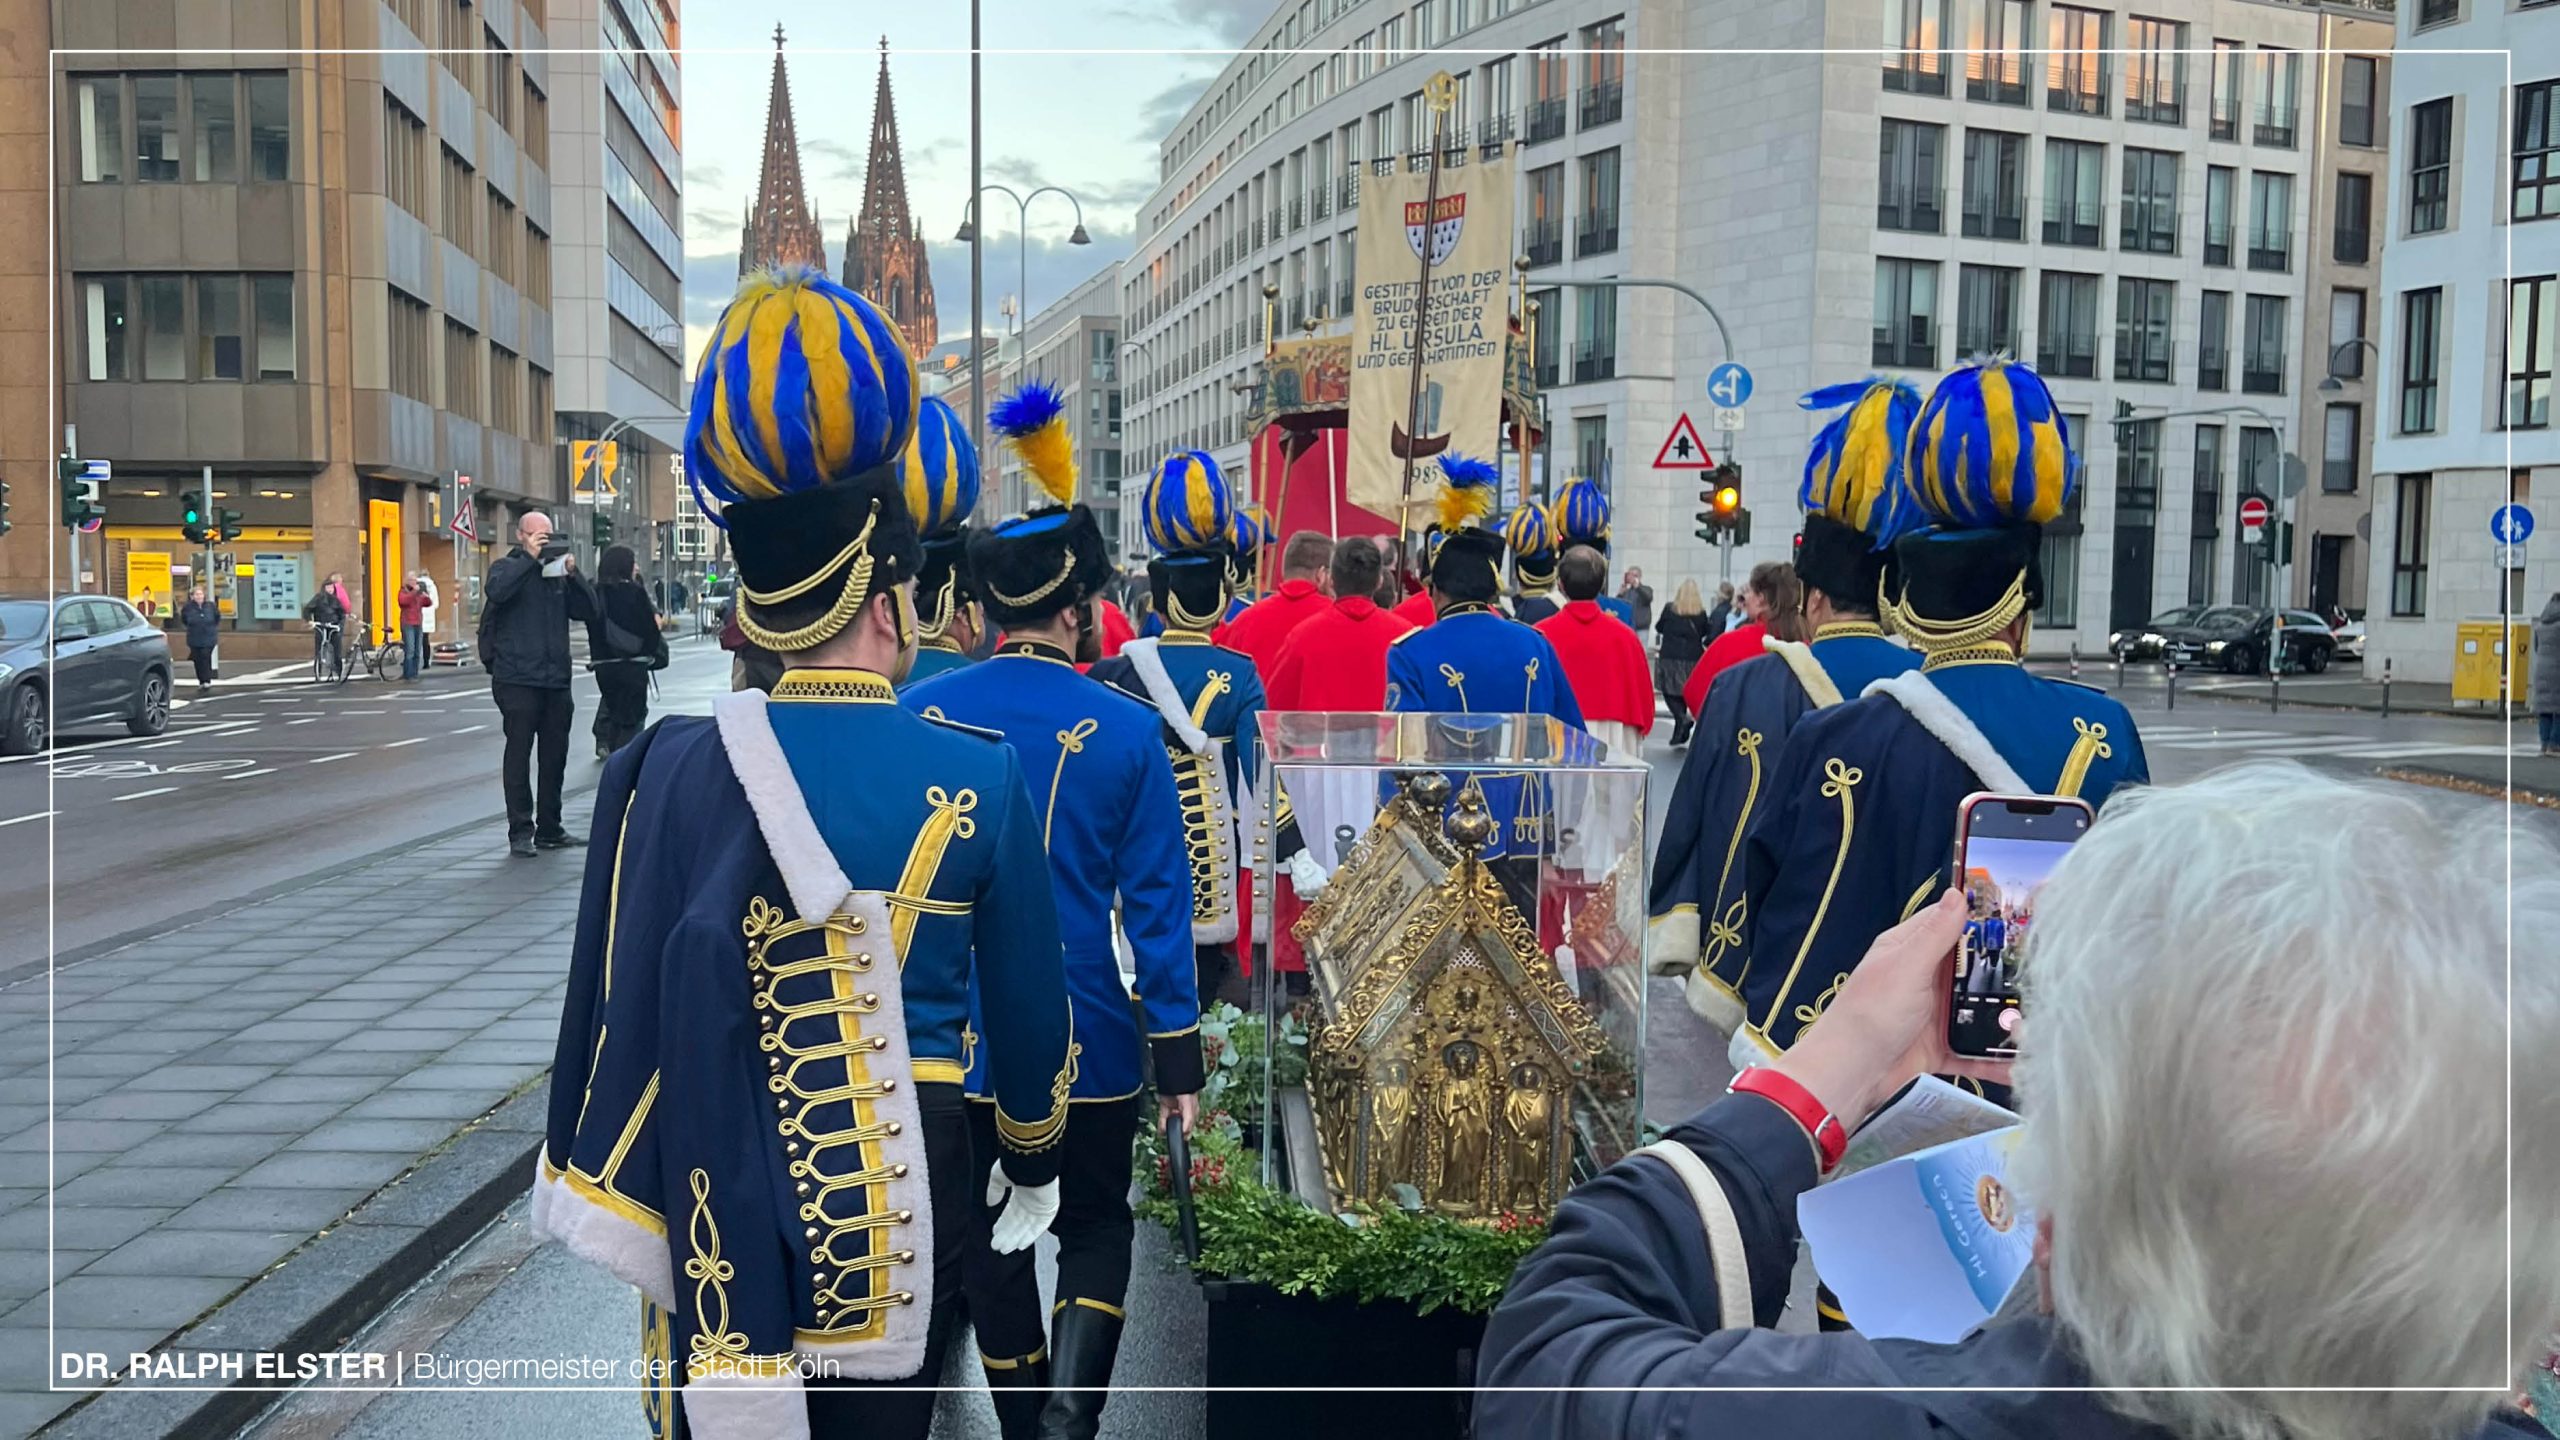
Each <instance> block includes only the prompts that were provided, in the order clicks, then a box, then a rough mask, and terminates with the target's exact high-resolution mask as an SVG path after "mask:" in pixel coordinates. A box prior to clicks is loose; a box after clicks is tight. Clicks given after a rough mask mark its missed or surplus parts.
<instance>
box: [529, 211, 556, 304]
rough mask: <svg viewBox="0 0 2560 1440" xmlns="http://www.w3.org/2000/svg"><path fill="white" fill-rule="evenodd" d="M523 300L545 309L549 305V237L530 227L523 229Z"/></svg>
mask: <svg viewBox="0 0 2560 1440" xmlns="http://www.w3.org/2000/svg"><path fill="white" fill-rule="evenodd" d="M523 289H524V298H525V299H526V300H528V301H531V302H532V303H533V304H536V305H540V306H542V307H544V308H545V309H548V308H550V305H551V237H550V236H548V235H545V234H543V233H542V231H541V230H540V229H539V228H537V227H535V226H532V225H527V226H526V227H524V284H523Z"/></svg>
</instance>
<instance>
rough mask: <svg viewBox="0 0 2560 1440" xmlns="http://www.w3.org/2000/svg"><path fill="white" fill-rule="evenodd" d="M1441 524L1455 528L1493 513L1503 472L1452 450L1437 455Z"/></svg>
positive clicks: (1447, 528) (1451, 528)
mask: <svg viewBox="0 0 2560 1440" xmlns="http://www.w3.org/2000/svg"><path fill="white" fill-rule="evenodd" d="M1440 475H1441V480H1442V483H1441V486H1440V501H1439V509H1440V528H1441V529H1443V530H1458V529H1463V528H1465V527H1466V526H1469V525H1472V524H1474V523H1475V522H1476V521H1478V520H1481V519H1483V518H1484V517H1485V516H1487V515H1490V514H1492V513H1493V502H1494V499H1495V497H1496V496H1497V495H1498V494H1499V493H1500V492H1501V489H1502V472H1501V471H1500V470H1499V469H1497V468H1495V467H1494V466H1493V465H1492V464H1491V463H1489V462H1487V461H1483V460H1474V459H1470V458H1468V457H1467V456H1464V455H1461V454H1459V453H1457V452H1456V451H1454V450H1452V451H1450V452H1448V453H1446V454H1444V455H1442V456H1441V457H1440Z"/></svg>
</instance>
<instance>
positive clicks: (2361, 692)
mask: <svg viewBox="0 0 2560 1440" xmlns="http://www.w3.org/2000/svg"><path fill="white" fill-rule="evenodd" d="M2027 668H2028V669H2030V670H2032V671H2034V672H2035V673H2037V674H2039V675H2049V676H2052V677H2054V678H2055V679H2058V680H2059V679H2069V678H2071V663H2070V662H2069V661H2067V660H2056V659H2052V658H2049V657H2039V658H2037V659H2032V660H2029V661H2028V662H2027ZM2167 680H2168V672H2167V670H2166V669H2164V668H2163V667H2162V666H2160V665H2159V664H2158V663H2157V662H2153V661H2144V662H2141V663H2138V664H2128V665H2126V666H2125V667H2124V673H2123V677H2122V680H2121V682H2119V680H2118V677H2117V673H2116V662H2115V661H2114V660H2112V659H2106V660H2093V659H2090V658H2088V657H2086V656H2083V657H2082V658H2081V661H2080V675H2079V681H2080V683H2081V684H2083V685H2090V686H2095V687H2096V688H2098V689H2100V690H2107V691H2114V690H2118V689H2122V690H2123V691H2125V692H2126V693H2128V694H2143V693H2154V694H2156V693H2158V692H2159V691H2160V690H2162V689H2163V688H2164V687H2165V686H2166V684H2167ZM2269 689H2270V682H2269V681H2268V680H2267V679H2266V678H2265V677H2264V676H2255V675H2226V674H2224V673H2222V672H2221V671H2219V670H2204V669H2187V670H2182V671H2180V672H2179V673H2178V693H2179V694H2180V695H2181V696H2186V697H2198V698H2210V699H2214V700H2226V701H2233V702H2237V703H2241V704H2255V705H2258V706H2261V707H2263V706H2265V705H2266V703H2267V696H2268V691H2269ZM2389 690H2390V700H2391V713H2392V714H2394V715H2401V714H2408V715H2451V716H2456V717H2458V718H2461V719H2465V720H2486V721H2491V722H2495V721H2496V720H2497V719H2498V710H2497V707H2496V706H2494V705H2480V704H2477V703H2473V702H2461V703H2457V702H2456V701H2455V700H2454V698H2453V687H2452V686H2450V685H2437V684H2429V683H2424V682H2421V681H2416V680H2395V681H2393V682H2392V683H2391V685H2390V687H2389ZM2383 693H2384V686H2383V685H2382V683H2381V682H2380V681H2378V680H2367V679H2365V678H2363V677H2362V676H2360V675H2357V674H2355V673H2354V672H2353V671H2352V670H2344V671H2341V670H2331V671H2329V672H2326V673H2324V674H2319V675H2287V676H2286V677H2284V696H2283V702H2282V703H2283V704H2285V705H2286V706H2288V707H2289V706H2294V705H2301V706H2304V707H2306V708H2311V707H2317V708H2321V709H2330V710H2370V711H2376V712H2379V711H2380V710H2381V709H2382V708H2383ZM2518 713H2519V715H2520V716H2521V719H2520V721H2519V723H2521V724H2523V725H2524V726H2526V727H2527V733H2530V731H2531V727H2532V724H2533V716H2532V715H2531V714H2529V713H2524V712H2522V711H2519V712H2518Z"/></svg>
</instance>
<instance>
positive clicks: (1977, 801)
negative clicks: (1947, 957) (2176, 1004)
mask: <svg viewBox="0 0 2560 1440" xmlns="http://www.w3.org/2000/svg"><path fill="white" fill-rule="evenodd" d="M2089 814H2090V812H2089V807H2088V806H2086V805H2084V804H2081V803H2080V802H2078V801H2075V800H2057V799H2052V798H2043V799H2025V798H2014V799H2013V798H2002V797H1998V796H1976V797H1974V798H1973V799H1971V800H1969V801H1967V802H1966V809H1965V812H1964V828H1963V831H1962V833H1961V835H1960V836H1959V844H1960V847H1961V848H1960V849H1959V850H1958V852H1957V860H1958V862H1959V864H1960V865H1961V867H1962V871H1963V885H1964V894H1965V922H1964V937H1963V939H1961V940H1959V941H1958V942H1957V944H1956V961H1955V970H1954V981H1953V988H1952V991H1951V993H1950V994H1949V995H1948V998H1947V1048H1948V1049H1949V1050H1952V1051H1954V1052H1955V1053H1956V1054H1958V1055H1967V1056H1976V1057H1982V1058H1990V1059H2006V1058H2008V1057H2010V1056H2012V1055H2015V1054H2017V1053H2018V1041H2017V1031H2018V1020H2019V1010H2018V966H2019V961H2020V959H2021V957H2022V956H2023V955H2024V953H2025V948H2026V941H2027V936H2028V933H2029V932H2030V931H2031V930H2033V929H2034V927H2035V915H2036V893H2037V892H2038V891H2039V890H2041V889H2043V888H2044V882H2045V881H2046V880H2048V879H2050V878H2052V875H2053V871H2054V867H2055V866H2057V865H2059V864H2061V863H2062V857H2063V856H2064V855H2065V854H2068V853H2069V852H2070V849H2071V847H2072V845H2073V844H2074V843H2075V842H2077V841H2078V840H2079V839H2080V837H2081V836H2083V835H2086V834H2087V833H2089Z"/></svg>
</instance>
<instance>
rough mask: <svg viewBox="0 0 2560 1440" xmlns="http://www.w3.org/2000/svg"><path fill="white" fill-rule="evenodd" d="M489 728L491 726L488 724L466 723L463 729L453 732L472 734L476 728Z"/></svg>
mask: <svg viewBox="0 0 2560 1440" xmlns="http://www.w3.org/2000/svg"><path fill="white" fill-rule="evenodd" d="M488 728H489V727H488V726H486V725H465V726H463V727H462V728H461V729H459V730H456V731H454V732H453V733H454V734H456V735H468V734H470V733H471V732H472V731H474V730H486V729H488Z"/></svg>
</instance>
